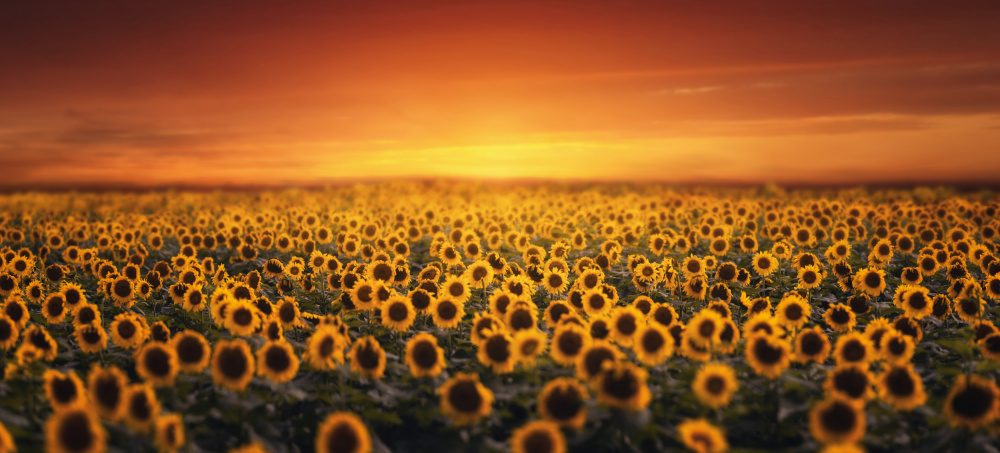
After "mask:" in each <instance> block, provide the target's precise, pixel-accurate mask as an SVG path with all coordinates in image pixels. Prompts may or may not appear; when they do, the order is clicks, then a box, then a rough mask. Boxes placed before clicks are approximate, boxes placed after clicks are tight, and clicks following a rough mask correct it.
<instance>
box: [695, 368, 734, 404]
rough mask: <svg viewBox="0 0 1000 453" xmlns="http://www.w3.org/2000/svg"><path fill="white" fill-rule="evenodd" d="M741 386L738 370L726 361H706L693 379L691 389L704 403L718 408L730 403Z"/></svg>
mask: <svg viewBox="0 0 1000 453" xmlns="http://www.w3.org/2000/svg"><path fill="white" fill-rule="evenodd" d="M738 388H739V381H738V380H737V379H736V372H735V371H733V369H732V368H731V367H730V366H729V365H726V364H724V363H719V362H711V363H705V364H703V365H702V366H701V368H698V372H697V373H695V375H694V380H693V381H691V390H692V391H694V394H695V396H697V397H698V400H699V401H701V403H702V404H704V405H706V406H708V407H710V408H712V409H717V408H720V407H725V406H728V405H729V402H730V401H731V400H732V398H733V394H734V393H736V390H737V389H738Z"/></svg>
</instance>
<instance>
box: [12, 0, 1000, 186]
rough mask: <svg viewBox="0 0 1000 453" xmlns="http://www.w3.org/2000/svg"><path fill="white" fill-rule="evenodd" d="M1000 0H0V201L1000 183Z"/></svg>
mask: <svg viewBox="0 0 1000 453" xmlns="http://www.w3.org/2000/svg"><path fill="white" fill-rule="evenodd" d="M997 24H1000V3H997V2H995V1H965V0H959V1H948V2H940V1H923V0H907V1H897V0H888V1H878V2H871V1H854V0H851V1H846V0H845V1H838V2H826V1H800V0H795V1H781V0H774V1H745V0H715V1H710V2H706V1H681V0H678V1H654V0H643V1H634V0H621V1H602V2H594V1H587V0H573V1H551V0H533V1H516V0H502V1H475V0H472V1H421V0H411V1H380V0H371V1H364V2H346V1H345V2H341V1H334V2H321V1H286V2H264V1H256V0H240V1H230V0H217V1H202V2H182V1H165V0H145V1H141V2H137V1H134V0H114V1H110V0H91V1H86V2H81V1H76V0H48V1H41V2H3V3H2V4H0V62H2V64H0V67H2V70H0V172H2V175H3V176H2V177H0V186H3V187H88V186H100V185H124V186H139V187H158V186H170V185H188V186H231V185H289V184H291V185H295V184H319V183H328V182H336V181H353V180H369V179H379V178H439V177H440V178H462V179H511V178H512V179H557V180H614V181H622V180H623V181H663V182H679V183H688V182H696V183H697V182H702V183H717V182H725V183H763V182H777V183H813V184H854V183H898V182H920V183H934V182H964V183H970V182H971V183H977V184H978V183H982V184H997V183H1000V27H998V26H997Z"/></svg>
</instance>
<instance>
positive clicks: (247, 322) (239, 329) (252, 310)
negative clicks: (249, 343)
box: [224, 299, 263, 337]
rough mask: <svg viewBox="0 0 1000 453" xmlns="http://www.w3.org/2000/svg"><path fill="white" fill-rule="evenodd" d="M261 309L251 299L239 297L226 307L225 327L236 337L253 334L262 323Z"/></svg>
mask: <svg viewBox="0 0 1000 453" xmlns="http://www.w3.org/2000/svg"><path fill="white" fill-rule="evenodd" d="M262 324H263V323H262V319H261V317H260V310H258V309H257V306H256V305H254V304H253V303H252V302H250V301H246V300H242V299H238V300H235V301H232V302H230V303H229V306H228V307H227V308H226V320H225V323H224V325H225V327H226V329H229V333H230V334H231V335H232V336H234V337H248V336H251V335H253V334H254V333H255V332H256V331H257V330H258V329H259V328H260V327H261V325H262Z"/></svg>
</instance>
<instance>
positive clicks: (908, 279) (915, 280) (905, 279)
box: [899, 267, 924, 286]
mask: <svg viewBox="0 0 1000 453" xmlns="http://www.w3.org/2000/svg"><path fill="white" fill-rule="evenodd" d="M899 280H900V281H901V282H902V283H903V284H906V285H914V286H916V285H919V284H920V283H921V282H923V281H924V276H923V274H921V273H920V269H917V268H916V267H905V268H903V272H902V273H901V274H900V275H899Z"/></svg>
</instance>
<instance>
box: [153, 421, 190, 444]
mask: <svg viewBox="0 0 1000 453" xmlns="http://www.w3.org/2000/svg"><path fill="white" fill-rule="evenodd" d="M153 439H154V441H153V443H155V444H156V446H157V448H159V450H160V451H165V452H175V451H177V450H180V448H181V447H183V446H184V444H185V443H187V439H186V438H185V436H184V420H183V419H182V418H181V416H180V415H179V414H169V415H163V416H160V417H158V418H157V419H156V426H155V430H154V434H153Z"/></svg>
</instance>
